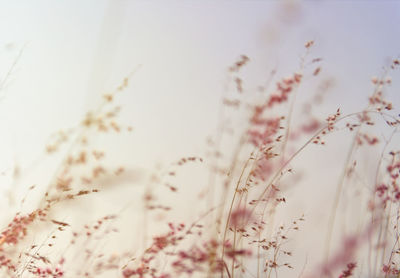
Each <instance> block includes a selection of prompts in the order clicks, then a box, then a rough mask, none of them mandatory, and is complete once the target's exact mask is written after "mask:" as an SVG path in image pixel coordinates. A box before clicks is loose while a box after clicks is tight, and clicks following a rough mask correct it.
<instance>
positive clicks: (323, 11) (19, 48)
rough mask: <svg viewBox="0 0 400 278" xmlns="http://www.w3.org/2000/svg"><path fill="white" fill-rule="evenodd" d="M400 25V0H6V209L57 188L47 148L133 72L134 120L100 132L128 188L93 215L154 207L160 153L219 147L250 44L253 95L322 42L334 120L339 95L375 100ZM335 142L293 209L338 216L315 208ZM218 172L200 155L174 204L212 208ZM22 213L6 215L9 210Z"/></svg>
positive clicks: (1, 135)
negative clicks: (210, 175) (209, 196)
mask: <svg viewBox="0 0 400 278" xmlns="http://www.w3.org/2000/svg"><path fill="white" fill-rule="evenodd" d="M398 26H400V2H398V1H305V2H302V1H250V0H248V1H173V0H171V1H127V0H111V1H105V0H95V1H94V0H93V1H71V0H68V1H67V0H65V1H64V0H61V1H6V0H0V82H1V83H0V84H1V85H0V86H1V91H0V97H1V99H0V143H1V144H0V154H1V156H0V174H1V175H0V192H3V194H1V195H0V197H1V198H3V200H2V201H1V202H0V210H1V211H6V210H8V209H10V208H12V209H13V210H15V211H17V210H19V209H20V206H19V202H20V200H21V199H22V198H23V196H25V194H26V192H27V189H28V188H29V187H30V186H32V185H33V184H35V185H37V187H38V188H40V187H41V186H44V188H45V185H47V184H48V183H49V181H50V180H51V179H52V178H53V177H52V175H51V173H52V172H54V171H55V170H56V169H57V165H58V164H57V163H58V162H57V161H59V160H60V158H59V157H57V156H56V157H51V156H49V155H48V154H46V153H45V146H46V145H47V144H48V142H49V140H50V139H49V138H51V136H52V134H54V133H55V132H57V131H59V130H68V129H69V128H73V127H76V126H77V125H79V124H80V122H81V121H82V119H83V118H84V117H85V115H86V113H87V111H89V110H94V109H96V107H98V106H99V105H100V103H101V101H102V96H103V95H104V94H108V93H110V92H112V91H113V90H114V89H115V88H116V87H117V86H118V85H119V84H121V82H122V80H123V79H124V78H125V77H127V76H129V75H130V74H131V73H132V72H134V74H133V75H132V76H131V79H130V80H129V86H128V87H127V89H126V90H124V91H123V92H121V93H120V94H119V95H118V97H117V98H116V100H115V102H116V103H117V104H118V105H120V106H121V108H122V110H121V114H120V116H119V120H120V122H122V123H123V124H124V125H127V126H132V128H133V131H132V132H128V133H123V134H117V135H116V134H111V135H107V136H104V138H103V137H102V136H100V135H99V136H97V135H96V136H95V137H94V138H92V139H91V140H92V141H91V142H93V144H94V146H96V144H97V145H98V146H101V148H103V149H107V154H106V155H107V163H108V165H111V166H112V167H114V166H115V167H117V166H119V165H122V166H123V167H124V168H125V169H126V173H125V175H126V176H124V177H123V178H122V179H120V180H118V183H120V184H122V185H121V186H122V187H121V188H122V189H121V190H116V191H111V190H109V191H107V190H105V193H102V195H99V196H100V197H98V199H97V200H94V201H92V202H94V205H93V203H90V205H85V204H84V203H82V204H78V205H77V206H78V207H79V208H86V209H87V212H88V214H89V215H90V214H93V215H103V214H104V212H110V211H114V212H117V211H119V210H121V209H122V208H123V207H124V206H125V205H126V204H130V203H132V202H134V204H131V205H132V208H131V210H132V211H135V209H140V205H139V203H138V202H139V201H140V199H141V196H142V195H143V191H144V190H145V188H146V186H147V184H148V179H147V178H146V177H147V176H149V175H150V174H151V173H152V172H153V171H156V170H155V169H158V168H157V167H159V165H169V164H170V163H173V162H176V161H178V160H179V159H180V158H181V157H187V156H201V157H203V156H204V155H205V150H206V139H207V137H208V136H210V135H214V134H215V133H216V131H217V128H218V121H219V117H220V115H219V112H220V107H221V103H222V99H223V97H224V96H225V95H227V94H229V93H230V90H232V84H231V83H230V82H231V80H230V77H229V75H228V74H227V70H228V68H229V66H231V65H232V64H233V63H234V62H235V61H237V59H238V58H239V57H240V55H247V56H248V57H249V58H250V63H249V66H248V68H246V71H245V72H244V75H243V80H244V87H245V90H244V93H243V94H244V96H246V95H245V94H247V93H248V94H249V95H251V94H252V93H253V91H255V90H256V88H257V86H259V85H260V84H264V83H265V82H266V80H268V77H269V74H270V72H271V71H272V70H276V71H277V76H278V77H283V76H287V75H290V74H291V73H293V72H295V71H297V70H298V68H299V64H300V58H301V57H302V55H303V54H304V52H305V49H304V44H305V42H307V41H309V40H314V41H315V45H314V46H313V48H312V49H311V54H310V55H311V57H321V58H323V60H322V67H321V68H322V70H321V74H320V78H321V80H328V81H329V82H331V84H332V86H333V89H332V90H330V91H329V93H328V94H327V95H326V96H325V99H324V105H323V106H320V107H315V115H316V116H319V117H322V118H325V117H326V116H327V115H329V114H331V113H334V112H335V111H336V109H337V108H338V107H340V108H341V111H342V113H343V114H347V113H352V112H355V111H360V110H362V109H363V108H364V107H365V106H366V105H367V103H368V96H369V95H370V94H371V93H372V91H373V87H372V85H371V82H370V80H371V77H372V76H379V75H380V74H382V67H383V66H386V65H388V64H390V61H391V59H393V58H397V57H399V55H400V33H399V30H398ZM278 79H279V78H278ZM317 85H318V84H314V85H305V87H304V88H303V89H302V91H301V93H300V94H299V96H298V102H299V103H301V102H302V101H306V100H307V99H310V98H312V96H314V94H315V90H316V87H317ZM398 89H399V83H395V82H394V84H393V85H392V89H391V90H390V92H389V93H388V98H389V99H390V100H391V101H392V102H393V104H394V105H395V107H396V104H400V94H399V93H398ZM296 109H297V108H296ZM298 109H299V110H298V112H299V111H300V110H301V108H298ZM396 111H398V110H396ZM299 113H300V112H299ZM382 132H383V131H382ZM335 140H336V139H335ZM335 142H336V143H333V144H331V147H328V148H327V152H328V154H329V153H330V154H331V155H327V156H325V157H318V156H316V154H315V153H312V152H310V153H307V152H306V153H305V155H304V159H303V160H301V163H300V164H299V165H298V167H299V168H300V169H301V167H303V166H307V167H308V166H309V167H310V168H312V167H314V166H313V165H316V166H315V167H319V168H318V173H317V174H315V175H313V176H312V177H309V179H308V180H306V182H305V183H307V184H308V187H305V188H302V189H301V190H300V191H301V192H302V193H299V192H296V191H291V192H289V193H288V194H289V199H290V196H297V197H298V196H302V195H296V194H304V198H297V199H296V201H293V202H292V203H291V204H292V208H291V209H292V211H294V212H295V213H293V215H295V214H297V215H298V214H299V213H300V212H301V213H306V214H307V213H310V212H315V214H314V215H313V217H314V218H313V219H314V220H313V221H320V220H321V219H323V218H324V213H323V210H321V211H317V212H316V211H315V208H316V207H320V206H322V205H323V204H324V203H325V199H324V197H321V196H323V195H322V194H327V195H329V194H331V192H333V191H332V190H331V189H329V188H331V187H332V188H334V186H335V185H336V180H337V177H338V175H339V174H340V172H341V168H340V167H338V166H337V165H341V163H342V161H343V159H344V156H343V155H340V154H341V153H343V154H344V153H345V152H346V151H345V150H346V148H347V147H346V146H347V145H348V141H346V138H344V139H337V141H335ZM338 150H339V151H338ZM341 150H343V152H342V151H341ZM317 153H318V152H317ZM321 163H323V166H321ZM206 173H207V171H206V167H205V166H193V167H192V166H190V167H189V168H188V172H187V173H186V174H182V176H181V177H179V178H177V179H178V182H177V183H179V184H180V185H181V190H182V194H183V195H179V197H171V199H169V201H168V202H170V203H172V205H173V206H177V207H178V208H182V209H186V211H185V213H186V217H189V218H194V217H196V215H198V213H199V211H202V210H203V209H204V207H203V206H199V208H196V209H194V208H192V207H191V206H190V205H189V204H191V201H190V200H192V201H194V202H196V199H197V198H198V194H200V193H201V191H202V188H203V187H204V185H205V184H206V183H207V177H206V176H205V175H206ZM329 175H330V176H329ZM321 180H322V181H323V184H321ZM104 186H106V185H104ZM330 186H331V187H330ZM38 192H39V193H38V196H39V195H40V194H41V193H42V192H41V191H40V190H39V191H38ZM199 192H200V193H199ZM317 196H318V197H317ZM174 198H176V199H174ZM186 198H187V202H186V200H185V199H186ZM292 199H294V197H293V198H292ZM132 200H136V201H132ZM31 201H32V203H34V204H35V202H36V201H35V200H34V197H32V199H31ZM314 201H315V202H314ZM310 202H314V203H313V206H309V205H310ZM188 208H191V210H187V209H188ZM185 213H182V211H181V212H179V211H178V212H177V214H178V215H180V214H185ZM68 215H69V213H65V215H63V217H62V218H65V219H68ZM128 215H129V214H128ZM9 217H10V216H9V215H6V214H3V213H2V214H1V220H3V221H6V220H7V219H9ZM90 217H93V218H95V217H96V216H90ZM90 217H89V218H90ZM130 217H131V215H129V216H127V219H131V218H130ZM159 217H160V218H162V217H163V216H162V215H159ZM182 217H184V216H182ZM85 221H86V218H84V219H82V222H85ZM124 221H127V220H126V219H125V220H124ZM128 221H131V220H128ZM132 221H133V222H132V223H133V224H134V223H136V222H135V221H139V222H138V223H140V221H141V220H132ZM132 223H131V224H132ZM310 223H313V222H312V220H310ZM131 241H132V242H134V241H135V240H134V239H131ZM309 243H310V242H309V241H307V240H305V241H304V243H303V244H305V245H307V244H309ZM303 263H304V260H302V261H299V262H298V264H299V265H300V266H301V265H302V264H303ZM300 268H301V267H300Z"/></svg>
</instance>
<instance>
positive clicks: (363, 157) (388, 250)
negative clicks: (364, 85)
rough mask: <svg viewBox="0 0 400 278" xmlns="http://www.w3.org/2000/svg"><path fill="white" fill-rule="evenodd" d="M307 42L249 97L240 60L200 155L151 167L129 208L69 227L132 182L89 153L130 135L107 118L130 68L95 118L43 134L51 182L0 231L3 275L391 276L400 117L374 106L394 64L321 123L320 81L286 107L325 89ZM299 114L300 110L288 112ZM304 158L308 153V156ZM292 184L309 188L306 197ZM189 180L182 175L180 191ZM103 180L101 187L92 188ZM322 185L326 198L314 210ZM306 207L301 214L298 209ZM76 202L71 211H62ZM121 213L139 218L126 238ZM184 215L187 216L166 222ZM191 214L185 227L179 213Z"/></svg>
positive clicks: (99, 153) (382, 104) (398, 272)
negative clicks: (109, 138) (355, 102)
mask: <svg viewBox="0 0 400 278" xmlns="http://www.w3.org/2000/svg"><path fill="white" fill-rule="evenodd" d="M313 44H314V42H313V41H309V42H307V43H306V44H305V49H304V55H303V56H302V57H301V59H300V61H299V66H298V70H297V71H296V72H293V73H288V74H287V75H286V77H281V76H278V74H277V71H273V72H271V74H270V75H269V77H268V78H267V80H268V82H267V83H266V84H264V85H263V86H259V87H257V88H258V90H257V91H256V92H254V91H252V90H251V89H250V86H249V87H247V83H246V80H245V79H243V78H242V75H241V73H242V71H243V70H244V69H245V68H246V67H247V66H249V64H251V59H250V58H249V57H247V56H245V55H242V56H240V57H239V59H238V60H237V61H236V62H235V63H233V65H231V66H230V67H229V68H228V71H227V74H228V76H229V80H230V84H229V88H230V91H229V93H228V94H227V95H226V97H224V99H223V100H222V104H221V105H222V106H221V111H223V113H221V118H220V119H218V121H219V123H218V130H217V132H216V134H215V135H214V136H212V137H211V138H209V139H208V144H207V147H206V148H207V152H205V153H204V156H200V155H196V156H193V155H188V156H186V157H182V158H180V159H178V160H177V161H171V164H170V165H169V166H167V167H161V168H158V169H155V170H154V171H153V172H152V173H151V174H150V175H148V177H147V178H146V179H145V180H141V181H140V182H139V183H140V185H141V188H142V189H143V190H142V191H141V194H142V197H141V201H140V204H139V205H138V204H132V203H128V204H126V205H124V204H119V203H118V204H115V205H114V208H115V210H113V211H110V213H109V214H107V215H103V216H101V217H99V218H95V219H92V220H91V221H86V219H85V221H84V223H80V221H79V220H80V217H81V216H83V215H85V214H90V210H91V209H96V207H95V206H94V207H92V206H91V205H90V204H92V203H91V201H92V200H96V199H97V200H98V199H99V198H101V196H102V195H101V194H102V192H103V191H104V192H106V193H107V194H113V192H114V191H117V192H121V190H122V192H123V190H125V189H124V188H123V187H122V189H121V187H119V186H118V183H119V182H120V180H119V178H120V177H123V178H124V179H125V182H129V181H130V178H131V177H130V176H129V175H127V176H124V175H125V174H126V172H125V171H126V169H125V168H124V166H123V165H115V163H114V162H112V163H107V154H108V153H109V151H107V150H104V149H102V148H98V147H97V146H96V145H95V144H94V142H95V139H96V138H98V137H99V136H103V135H108V134H118V136H126V132H132V131H133V132H134V130H133V129H132V127H130V126H125V125H124V124H123V123H121V122H119V113H120V110H121V109H126V108H128V107H122V108H121V107H119V106H118V105H117V104H116V102H115V99H117V98H118V97H119V94H123V93H124V91H125V90H126V89H127V88H128V87H129V83H130V82H131V80H132V78H134V76H133V75H134V72H133V73H132V74H131V75H129V76H127V77H125V78H124V79H123V81H122V83H121V84H120V85H118V86H117V87H116V88H115V90H114V91H113V92H112V93H110V94H106V95H104V96H103V103H102V104H101V105H100V106H99V107H98V109H96V110H95V111H91V112H88V113H87V115H86V116H85V117H84V118H83V119H82V121H81V122H80V123H78V124H77V125H76V126H75V127H74V128H71V129H68V130H66V131H62V132H58V133H56V134H54V135H53V136H51V138H50V142H49V143H48V144H47V146H45V152H46V155H48V156H57V161H59V162H58V164H57V165H56V167H55V168H56V170H55V172H46V173H43V175H49V183H48V184H40V185H35V186H30V187H29V189H28V190H27V192H26V195H25V197H24V198H22V199H21V200H20V204H21V210H20V211H19V212H17V213H16V214H15V215H14V214H13V215H11V214H10V215H9V219H10V221H9V223H3V224H2V234H1V237H0V269H1V271H2V277H125V278H128V277H158V278H173V277H221V278H222V277H229V278H233V277H351V276H354V277H400V266H399V263H400V261H399V254H400V246H399V244H400V243H399V233H398V229H399V227H398V221H399V214H398V205H399V201H400V188H399V173H400V150H399V149H398V148H399V144H398V134H397V132H398V126H399V123H400V119H399V116H398V110H396V106H395V105H393V104H392V103H391V102H390V101H389V100H387V99H386V97H385V95H386V93H387V91H388V90H390V86H391V83H392V82H395V81H392V79H391V77H390V76H391V75H395V74H397V71H396V70H398V67H399V66H400V62H399V60H397V59H394V60H393V61H392V62H391V64H389V65H388V66H387V67H386V68H385V69H384V70H383V72H382V75H381V76H380V77H374V78H372V80H371V94H370V97H369V100H368V105H367V107H365V109H363V110H361V111H355V112H352V113H350V114H346V115H344V114H343V113H342V111H341V108H340V107H338V108H337V109H335V110H333V111H325V116H324V118H321V119H319V118H318V117H317V116H316V113H315V112H314V109H315V108H320V107H321V106H322V105H324V104H323V102H321V101H322V99H323V96H324V94H325V93H326V92H327V91H328V90H329V89H330V86H331V85H330V84H329V83H326V82H325V83H322V84H325V85H324V86H321V87H320V89H319V91H317V94H316V95H315V96H314V97H313V98H311V99H309V100H307V101H306V103H300V102H299V100H298V99H299V98H297V97H296V96H298V95H299V94H302V93H304V90H303V89H302V88H303V86H304V85H305V83H317V82H323V80H320V79H319V78H320V72H321V69H322V64H321V61H322V59H321V58H319V57H314V55H313ZM297 107H304V108H306V109H304V110H303V111H302V112H301V114H299V111H295V110H296V109H297ZM396 111H397V112H396ZM226 115H235V116H226ZM230 117H231V118H230ZM186 132H187V131H186ZM341 137H346V138H350V140H348V143H349V145H348V146H346V147H345V146H344V145H343V144H342V143H338V142H342V141H340V140H341V139H340V138H341ZM396 138H397V139H396ZM161 139H162V138H160V140H161ZM143 147H146V146H143ZM310 149H311V150H316V152H314V154H313V157H312V158H310V157H308V158H307V155H309V153H308V152H309V150H310ZM332 150H333V152H335V153H337V154H340V155H343V156H344V160H343V163H342V164H341V165H332V164H330V163H329V161H328V160H329V159H330V158H329V155H330V154H331V153H332ZM325 153H326V154H325ZM374 153H377V154H378V156H376V157H375V156H374V155H373V154H374ZM315 161H318V162H317V163H315ZM371 161H372V163H369V162H371ZM297 167H298V169H297ZM327 167H331V168H332V169H331V170H332V171H333V172H337V169H341V170H340V174H339V176H338V178H337V181H336V186H335V187H334V188H331V187H328V186H330V185H331V182H330V181H328V180H326V179H324V177H323V176H322V174H321V173H323V172H326V170H327V169H326V168H327ZM196 168H202V169H207V175H208V176H207V179H204V180H208V184H207V185H206V186H205V187H204V188H203V189H202V190H201V192H200V194H199V192H198V191H197V190H195V189H191V190H189V191H188V192H190V191H192V193H193V195H195V196H197V195H196V194H199V195H198V196H197V197H192V196H191V197H190V198H189V197H188V196H187V194H188V193H187V192H186V193H182V192H181V191H184V188H183V186H182V184H181V185H179V183H180V180H179V176H181V175H185V171H190V170H192V172H190V173H193V169H196ZM304 175H309V176H310V175H311V176H316V177H317V178H318V180H319V184H317V185H313V186H312V187H304V186H305V185H304V183H303V182H302V177H303V176H304ZM198 178H199V177H197V176H196V175H191V174H189V178H187V175H186V179H184V181H185V184H186V185H185V186H186V187H190V183H191V179H192V180H196V179H198ZM105 181H106V182H107V183H108V184H109V187H107V188H104V187H101V186H98V185H99V184H103V183H104V182H105ZM303 187H304V189H303ZM321 188H322V191H323V190H326V191H328V192H329V194H330V195H331V198H329V199H327V200H321V199H320V196H321ZM293 192H295V193H293ZM37 195H39V196H40V197H39V198H38V199H37V200H38V201H37V202H35V200H36V199H35V198H33V196H37ZM99 196H100V197H99ZM193 200H195V201H196V203H190V204H188V202H193ZM309 201H314V202H315V206H313V208H314V209H313V210H311V211H305V209H304V210H303V209H301V206H299V205H297V208H296V204H301V203H304V202H309ZM28 202H29V205H28V206H26V205H25V204H26V203H28ZM321 202H322V203H323V204H324V205H325V206H323V205H321ZM85 203H89V205H88V206H87V207H86V209H81V211H79V213H78V214H76V215H74V214H72V213H71V214H69V213H67V214H66V213H65V212H69V211H72V210H73V209H74V207H75V206H78V207H82V204H85ZM32 204H33V205H32ZM292 204H293V205H292ZM132 206H134V207H135V213H136V214H139V215H140V219H142V220H141V221H140V222H139V224H138V227H135V228H136V230H135V231H128V232H126V231H124V230H123V229H124V228H127V227H128V226H127V225H124V222H126V221H132V220H131V219H130V218H129V214H130V212H131V208H132ZM318 206H320V207H321V210H320V211H318ZM83 207H84V206H83ZM182 207H184V208H186V209H187V210H188V211H183V212H182V211H181V212H179V213H176V210H179V209H182ZM195 207H196V209H195ZM299 207H300V208H299ZM197 208H200V210H201V211H202V212H201V213H199V214H198V215H197V216H196V217H194V218H192V217H186V218H185V217H183V218H182V217H178V215H185V214H186V215H187V216H188V215H193V213H194V212H195V213H197V211H198V210H199V209H197ZM289 208H291V209H289ZM189 210H192V211H189ZM3 214H9V212H8V211H5V212H3ZM65 215H69V216H68V217H67V219H65ZM321 215H322V216H323V217H322V218H320V219H318V220H315V219H317V218H318V216H321ZM127 216H128V218H127ZM60 217H61V218H60ZM182 219H183V220H182ZM308 219H314V220H312V221H311V220H310V221H309V220H308ZM130 226H134V225H130ZM307 240H308V241H307ZM132 241H133V242H135V244H132ZM121 242H122V243H124V242H125V243H126V244H120V243H121ZM114 243H115V246H118V250H115V248H113V246H114ZM132 246H134V247H132ZM308 258H310V260H309V259H308Z"/></svg>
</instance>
